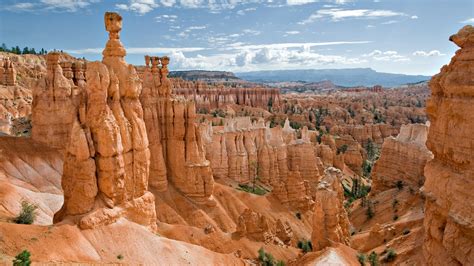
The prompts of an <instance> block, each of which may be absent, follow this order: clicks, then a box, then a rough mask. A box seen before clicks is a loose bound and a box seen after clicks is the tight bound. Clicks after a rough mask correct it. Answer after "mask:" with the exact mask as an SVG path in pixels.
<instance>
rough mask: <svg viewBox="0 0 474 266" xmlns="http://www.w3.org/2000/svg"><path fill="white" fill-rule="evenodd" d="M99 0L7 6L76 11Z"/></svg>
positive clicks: (49, 0)
mask: <svg viewBox="0 0 474 266" xmlns="http://www.w3.org/2000/svg"><path fill="white" fill-rule="evenodd" d="M97 2H99V0H40V1H39V2H37V3H32V2H22V3H16V4H14V5H11V6H8V7H6V10H10V11H34V10H54V11H66V12H76V11H78V10H79V9H82V8H86V7H88V6H89V5H91V4H93V3H97Z"/></svg>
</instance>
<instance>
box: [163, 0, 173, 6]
mask: <svg viewBox="0 0 474 266" xmlns="http://www.w3.org/2000/svg"><path fill="white" fill-rule="evenodd" d="M160 3H161V4H162V5H163V6H166V7H172V6H174V5H175V4H176V0H161V1H160Z"/></svg>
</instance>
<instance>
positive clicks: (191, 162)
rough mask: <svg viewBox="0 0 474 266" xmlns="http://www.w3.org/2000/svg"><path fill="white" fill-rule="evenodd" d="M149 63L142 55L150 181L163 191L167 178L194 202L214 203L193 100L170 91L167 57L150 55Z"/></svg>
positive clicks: (210, 172)
mask: <svg viewBox="0 0 474 266" xmlns="http://www.w3.org/2000/svg"><path fill="white" fill-rule="evenodd" d="M149 63H150V57H146V66H145V70H144V84H143V86H144V93H143V95H142V96H141V101H142V104H143V107H144V110H145V123H146V125H147V130H148V134H149V136H150V139H152V142H151V145H152V146H151V159H152V160H151V171H152V173H153V175H152V178H151V180H150V184H151V185H152V186H153V187H154V188H156V189H157V190H158V191H166V190H167V182H168V180H169V181H170V182H171V183H172V184H173V185H174V186H175V187H176V188H177V189H178V190H179V191H181V192H182V193H184V194H185V195H186V196H188V197H189V198H192V199H193V200H194V201H196V202H198V203H208V204H214V202H213V200H212V193H213V189H214V178H213V176H212V170H211V166H210V163H209V161H208V160H206V158H205V152H204V147H203V142H202V140H201V135H200V134H199V131H198V130H197V127H196V125H195V121H194V120H195V118H196V113H195V112H196V108H195V105H194V102H192V101H189V100H186V99H184V98H183V97H179V96H176V95H172V94H171V92H172V91H171V82H170V80H169V79H168V72H169V71H168V63H169V58H168V57H162V58H158V57H151V68H150V65H149ZM159 64H160V65H159Z"/></svg>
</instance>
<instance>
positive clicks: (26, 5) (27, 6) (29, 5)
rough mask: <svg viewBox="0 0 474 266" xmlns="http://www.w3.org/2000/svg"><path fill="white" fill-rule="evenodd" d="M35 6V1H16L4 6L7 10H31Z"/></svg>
mask: <svg viewBox="0 0 474 266" xmlns="http://www.w3.org/2000/svg"><path fill="white" fill-rule="evenodd" d="M35 7H36V4H35V3H29V2H25V3H16V4H14V5H11V6H8V7H6V9H7V10H10V11H33V9H34V8H35Z"/></svg>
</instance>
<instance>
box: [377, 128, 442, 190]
mask: <svg viewBox="0 0 474 266" xmlns="http://www.w3.org/2000/svg"><path fill="white" fill-rule="evenodd" d="M427 135H428V126H426V125H423V124H409V125H403V126H402V127H401V129H400V134H398V136H397V137H396V138H394V137H388V138H386V139H385V141H384V143H383V145H382V152H381V155H380V158H379V159H378V160H377V162H376V163H375V165H374V169H373V170H372V174H371V176H372V189H371V191H372V192H374V193H378V192H382V191H384V190H387V189H390V188H394V187H396V184H397V182H403V185H407V186H409V187H410V188H412V189H415V190H418V189H419V188H420V187H421V186H422V185H423V183H424V181H425V177H424V174H423V169H424V167H425V164H426V162H427V161H429V160H431V159H432V157H433V156H432V154H431V152H430V151H429V150H428V148H426V146H425V142H426V138H427Z"/></svg>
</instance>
